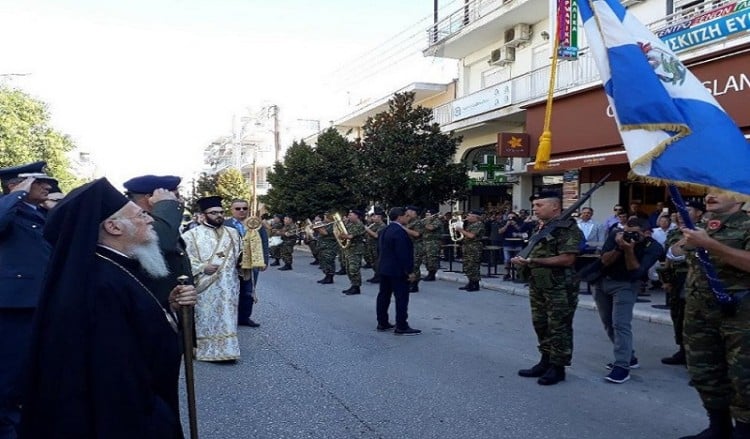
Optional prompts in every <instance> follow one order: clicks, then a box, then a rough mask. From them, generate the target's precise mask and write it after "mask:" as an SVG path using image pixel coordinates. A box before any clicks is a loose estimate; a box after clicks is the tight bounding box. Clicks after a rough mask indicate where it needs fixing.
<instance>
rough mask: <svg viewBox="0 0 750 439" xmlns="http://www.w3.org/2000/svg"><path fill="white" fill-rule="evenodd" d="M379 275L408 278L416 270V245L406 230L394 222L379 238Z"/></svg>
mask: <svg viewBox="0 0 750 439" xmlns="http://www.w3.org/2000/svg"><path fill="white" fill-rule="evenodd" d="M378 248H379V256H378V257H379V259H380V260H379V265H378V271H379V274H381V275H383V276H403V277H407V276H408V275H409V273H411V272H412V271H413V269H414V244H413V243H412V240H411V239H410V238H409V235H407V234H406V231H405V230H404V228H403V227H402V226H401V225H400V224H399V223H397V222H395V221H393V222H391V223H390V224H388V227H386V228H385V229H383V231H382V232H380V237H379V238H378Z"/></svg>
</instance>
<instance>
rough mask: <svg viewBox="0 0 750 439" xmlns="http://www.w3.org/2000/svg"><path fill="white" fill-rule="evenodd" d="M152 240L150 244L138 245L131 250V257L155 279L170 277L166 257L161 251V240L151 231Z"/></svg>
mask: <svg viewBox="0 0 750 439" xmlns="http://www.w3.org/2000/svg"><path fill="white" fill-rule="evenodd" d="M149 235H150V237H151V238H152V239H150V240H149V242H148V243H145V244H141V245H138V246H136V247H133V248H132V249H131V250H130V255H131V256H132V257H133V258H135V259H136V260H137V261H138V262H139V263H140V264H141V267H143V270H144V271H145V272H146V273H147V274H148V275H149V276H151V277H153V278H154V279H161V278H164V277H167V276H169V268H167V262H166V261H165V260H164V255H162V254H161V250H160V249H159V238H158V237H157V236H156V232H155V231H153V230H151V233H150V234H149Z"/></svg>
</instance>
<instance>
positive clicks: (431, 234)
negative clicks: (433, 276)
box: [422, 215, 443, 272]
mask: <svg viewBox="0 0 750 439" xmlns="http://www.w3.org/2000/svg"><path fill="white" fill-rule="evenodd" d="M423 222H424V225H425V229H424V234H423V235H422V236H423V241H424V258H425V261H424V264H425V266H426V267H427V271H429V272H435V271H437V270H438V268H440V242H441V240H442V238H443V221H442V220H441V219H440V217H439V216H438V215H433V216H431V217H430V218H427V219H426V220H423ZM426 226H433V227H435V228H434V229H433V230H428V229H427V228H426Z"/></svg>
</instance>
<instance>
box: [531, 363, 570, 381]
mask: <svg viewBox="0 0 750 439" xmlns="http://www.w3.org/2000/svg"><path fill="white" fill-rule="evenodd" d="M560 381H565V366H555V365H554V364H553V365H552V366H550V368H549V369H547V372H546V373H545V374H544V375H542V376H541V377H539V379H538V380H536V382H537V384H539V385H540V386H551V385H553V384H557V383H559V382H560Z"/></svg>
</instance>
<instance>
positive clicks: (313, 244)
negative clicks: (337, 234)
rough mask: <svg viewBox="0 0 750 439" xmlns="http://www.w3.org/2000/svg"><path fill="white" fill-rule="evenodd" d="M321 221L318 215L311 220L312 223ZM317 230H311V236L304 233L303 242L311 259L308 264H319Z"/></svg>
mask: <svg viewBox="0 0 750 439" xmlns="http://www.w3.org/2000/svg"><path fill="white" fill-rule="evenodd" d="M320 222H321V219H320V215H316V216H315V219H314V220H313V224H318V223H320ZM318 236H319V234H318V231H317V230H313V233H312V236H308V235H307V234H305V244H307V246H308V247H309V248H310V254H312V257H313V261H312V262H310V265H319V264H320V258H319V256H320V251H319V250H318Z"/></svg>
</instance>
